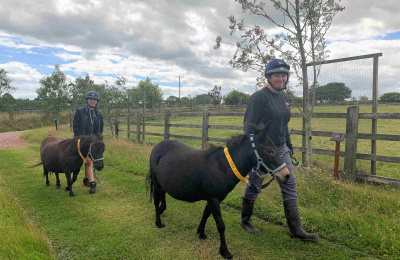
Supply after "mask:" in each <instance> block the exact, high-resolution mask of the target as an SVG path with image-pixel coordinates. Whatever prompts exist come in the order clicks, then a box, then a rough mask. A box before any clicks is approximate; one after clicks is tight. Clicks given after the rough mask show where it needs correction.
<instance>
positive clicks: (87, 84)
mask: <svg viewBox="0 0 400 260" xmlns="http://www.w3.org/2000/svg"><path fill="white" fill-rule="evenodd" d="M68 87H69V93H70V97H69V99H70V103H71V105H72V107H73V108H76V107H81V106H84V105H86V101H85V96H86V93H87V92H89V91H92V90H95V84H94V81H93V80H91V79H90V76H89V74H86V76H85V78H81V77H79V78H75V82H71V83H69V84H68Z"/></svg>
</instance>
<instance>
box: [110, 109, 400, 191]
mask: <svg viewBox="0 0 400 260" xmlns="http://www.w3.org/2000/svg"><path fill="white" fill-rule="evenodd" d="M137 113H138V114H136V116H135V118H136V120H135V121H137V122H139V124H137V123H136V122H133V121H132V120H130V117H128V118H126V120H123V121H122V120H120V121H118V122H117V124H116V125H115V131H116V135H117V136H118V132H126V133H128V138H129V133H134V134H136V139H137V140H138V141H141V140H142V141H144V140H145V136H146V135H150V136H162V137H164V139H169V138H171V137H172V138H178V139H190V140H201V141H202V148H205V147H206V145H207V142H208V141H214V142H225V141H226V140H227V139H224V138H213V137H209V136H208V129H221V130H238V131H242V130H243V127H242V126H229V125H210V124H209V117H210V116H239V117H243V116H244V113H243V112H210V111H208V110H203V111H202V112H201V113H200V112H178V113H170V112H169V111H167V112H166V113H165V114H163V116H164V118H165V121H164V124H162V123H147V122H145V120H144V116H143V114H139V112H137ZM171 116H174V117H184V116H202V117H203V124H201V125H192V124H171V123H170V117H171ZM292 117H302V115H301V113H292ZM313 118H346V122H347V123H346V142H345V144H346V147H345V151H340V152H339V157H344V158H345V166H344V173H345V175H346V176H348V177H350V178H354V179H360V180H365V181H371V182H379V183H390V184H397V185H400V179H393V178H386V177H382V176H376V175H372V176H373V177H368V176H369V175H367V176H363V175H360V174H358V173H357V170H356V161H357V160H369V161H371V162H377V161H380V162H389V163H400V157H394V156H383V155H377V154H364V153H357V140H359V139H364V140H365V139H367V140H384V141H400V135H385V134H367V133H358V120H359V119H400V113H387V114H386V113H385V114H383V113H359V110H358V107H354V106H353V107H349V108H348V111H347V113H313ZM119 123H129V124H128V128H129V125H136V131H130V130H122V129H119V127H118V124H119ZM145 126H156V127H164V133H151V132H148V131H145ZM171 127H178V128H179V127H181V128H198V129H202V136H187V135H176V134H170V128H171ZM141 128H142V129H141ZM292 135H301V136H304V135H305V131H304V130H297V129H293V131H292ZM141 136H142V138H140V137H141ZM312 136H320V137H331V136H332V132H330V131H312ZM294 150H295V151H299V152H302V153H305V152H306V148H304V147H294ZM312 152H313V153H314V154H321V155H328V156H335V151H333V150H326V149H317V148H313V150H312Z"/></svg>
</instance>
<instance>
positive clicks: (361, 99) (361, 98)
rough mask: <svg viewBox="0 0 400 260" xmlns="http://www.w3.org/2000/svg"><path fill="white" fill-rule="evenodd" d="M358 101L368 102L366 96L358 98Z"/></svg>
mask: <svg viewBox="0 0 400 260" xmlns="http://www.w3.org/2000/svg"><path fill="white" fill-rule="evenodd" d="M359 101H360V102H367V101H368V97H367V96H360V97H359Z"/></svg>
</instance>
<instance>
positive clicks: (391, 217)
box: [0, 126, 400, 259]
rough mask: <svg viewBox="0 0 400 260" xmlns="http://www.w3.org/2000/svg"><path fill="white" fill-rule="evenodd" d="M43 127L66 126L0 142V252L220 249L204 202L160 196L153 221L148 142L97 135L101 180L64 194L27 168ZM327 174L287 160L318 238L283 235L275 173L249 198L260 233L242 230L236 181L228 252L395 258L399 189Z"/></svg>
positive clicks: (226, 208) (103, 254)
mask: <svg viewBox="0 0 400 260" xmlns="http://www.w3.org/2000/svg"><path fill="white" fill-rule="evenodd" d="M48 134H51V135H54V134H56V135H60V136H62V137H64V138H67V137H71V136H72V133H71V132H70V131H69V129H68V127H65V126H64V127H63V128H62V130H61V131H57V132H56V131H54V130H50V129H49V128H42V129H38V130H34V131H28V132H27V133H25V135H24V138H25V139H26V140H27V141H29V142H31V144H33V145H32V146H29V147H24V148H18V149H7V150H0V158H2V160H1V162H0V184H1V185H0V201H1V206H2V211H1V213H0V223H2V225H1V228H2V229H3V228H4V227H6V233H5V234H6V236H3V235H2V236H1V237H0V245H2V247H1V249H0V259H85V258H90V259H221V257H220V256H219V253H218V246H219V235H218V232H217V230H216V227H215V222H214V221H213V219H212V218H210V219H209V221H208V223H207V226H206V234H207V235H208V237H209V238H208V239H207V240H205V241H201V240H199V239H198V238H197V236H196V228H197V225H198V224H199V222H200V218H201V215H202V212H203V209H204V206H205V202H197V203H185V202H181V201H177V200H174V199H172V198H171V197H169V196H168V197H167V207H168V208H167V210H166V212H165V213H164V214H163V215H162V221H163V222H164V223H165V224H166V227H165V228H164V229H157V228H156V227H155V223H154V222H155V213H154V206H153V204H152V203H150V202H149V194H148V193H147V191H146V187H145V184H144V182H145V175H146V174H147V172H148V158H149V153H150V151H151V149H152V146H151V145H147V144H138V143H134V142H126V141H123V140H115V139H111V138H107V137H106V138H105V141H106V145H107V147H106V152H105V156H104V157H105V165H106V167H105V168H104V169H103V171H101V172H99V173H98V175H99V178H100V179H101V180H102V182H103V184H99V185H98V192H97V193H96V194H93V195H89V194H88V188H87V187H84V186H83V185H82V184H81V179H82V176H81V175H80V176H81V177H79V178H78V180H79V182H77V183H75V185H74V191H75V195H76V197H74V198H70V197H69V196H68V193H67V192H66V191H65V190H64V189H63V188H62V189H59V190H57V189H55V178H54V176H51V178H50V182H51V186H50V187H47V186H45V179H44V178H43V177H42V170H41V169H40V167H38V168H34V169H27V168H26V167H27V166H30V165H33V164H36V163H37V162H38V160H39V144H40V141H41V140H42V139H43V138H44V137H45V136H47V135H48ZM331 175H332V173H331V172H329V171H326V170H325V169H322V168H317V169H315V170H314V171H313V172H308V171H306V170H305V169H302V168H297V169H296V178H297V183H298V193H299V204H300V213H301V216H302V222H303V224H304V226H305V227H306V229H307V230H309V231H314V232H317V233H318V234H319V235H320V236H321V237H322V239H321V241H319V242H318V243H306V244H305V243H303V242H301V241H297V240H293V239H291V238H290V237H289V235H288V228H287V226H286V224H285V219H284V213H283V206H282V198H281V194H280V189H279V187H278V185H277V184H276V183H273V184H272V185H270V186H269V187H268V188H267V189H265V190H264V191H263V192H262V193H261V194H260V197H259V199H258V200H257V203H256V208H255V216H256V217H255V218H254V223H255V225H256V226H257V227H259V228H260V229H261V230H262V233H260V234H248V233H246V232H245V231H243V230H242V229H241V228H240V227H239V225H238V223H239V221H240V210H239V209H240V205H241V195H242V192H243V188H244V186H243V184H241V183H239V184H238V185H237V187H236V188H235V190H234V191H233V192H232V193H230V194H229V196H228V197H227V199H226V200H225V201H224V203H223V205H222V215H223V218H224V221H225V225H226V238H227V243H228V246H229V248H230V250H231V253H233V255H234V258H235V259H283V258H286V259H399V258H400V244H399V243H398V240H399V238H400V229H399V227H400V197H399V196H398V189H395V188H392V187H390V186H373V185H367V184H357V183H349V182H344V181H340V182H338V181H333V180H332V177H331ZM61 184H62V186H65V178H61ZM3 208H5V209H6V210H3ZM4 212H12V214H10V213H6V214H5V213H4ZM3 223H8V224H5V225H3ZM9 223H12V224H9ZM1 231H3V230H1ZM24 232H25V233H24ZM1 233H2V234H4V233H3V232H1Z"/></svg>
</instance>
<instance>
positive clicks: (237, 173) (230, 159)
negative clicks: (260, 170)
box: [224, 148, 247, 183]
mask: <svg viewBox="0 0 400 260" xmlns="http://www.w3.org/2000/svg"><path fill="white" fill-rule="evenodd" d="M224 153H225V156H226V159H227V160H228V162H229V165H230V166H231V169H232V171H233V172H234V173H235V175H236V177H238V179H239V180H241V181H242V182H244V183H247V178H246V177H243V176H242V175H241V174H240V172H239V171H238V169H237V168H236V166H235V163H234V162H233V161H232V158H231V155H230V154H229V152H228V148H225V149H224Z"/></svg>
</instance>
